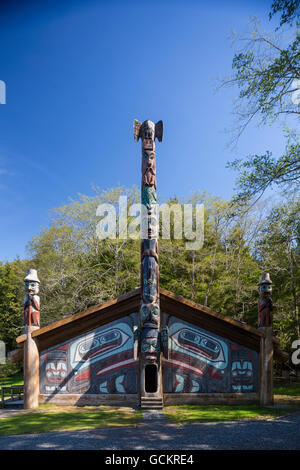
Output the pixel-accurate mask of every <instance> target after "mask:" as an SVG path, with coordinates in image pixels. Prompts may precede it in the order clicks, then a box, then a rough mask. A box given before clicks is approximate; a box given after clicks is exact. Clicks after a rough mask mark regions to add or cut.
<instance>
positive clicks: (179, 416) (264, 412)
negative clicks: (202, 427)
mask: <svg viewBox="0 0 300 470" xmlns="http://www.w3.org/2000/svg"><path fill="white" fill-rule="evenodd" d="M291 411H294V407H293V406H290V407H286V408H269V407H261V406H259V405H179V406H170V407H167V408H165V414H166V415H167V417H168V418H169V419H170V420H171V421H173V422H174V423H176V424H190V423H197V422H198V423H199V422H217V421H223V422H224V421H234V420H247V419H260V418H261V419H267V418H274V417H277V416H282V415H285V414H287V413H289V412H291Z"/></svg>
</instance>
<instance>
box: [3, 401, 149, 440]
mask: <svg viewBox="0 0 300 470" xmlns="http://www.w3.org/2000/svg"><path fill="white" fill-rule="evenodd" d="M141 417H142V413H141V412H140V411H135V410H133V409H132V408H127V407H126V408H125V407H112V406H97V407H96V406H86V407H75V406H70V407H59V406H55V405H40V407H39V408H38V409H37V410H34V411H29V412H28V411H26V412H23V413H22V414H18V415H15V416H11V417H9V418H0V436H12V435H16V434H36V433H43V432H53V431H73V430H79V429H94V428H99V427H103V426H134V425H137V423H138V422H139V421H140V419H141Z"/></svg>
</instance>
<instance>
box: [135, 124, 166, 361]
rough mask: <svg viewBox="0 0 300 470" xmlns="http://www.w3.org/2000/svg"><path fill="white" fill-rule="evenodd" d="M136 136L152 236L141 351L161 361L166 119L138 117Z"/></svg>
mask: <svg viewBox="0 0 300 470" xmlns="http://www.w3.org/2000/svg"><path fill="white" fill-rule="evenodd" d="M133 129H134V139H135V141H138V140H139V139H141V140H142V187H141V196H142V204H143V205H144V206H145V212H144V214H145V215H144V217H146V219H147V220H143V221H142V223H143V226H144V227H146V230H145V232H144V233H147V235H148V238H142V241H141V309H140V352H141V355H142V357H143V358H144V359H145V361H146V362H157V361H158V360H159V355H160V332H159V329H160V307H159V270H158V243H157V237H158V218H157V211H156V204H157V194H156V165H155V138H157V139H158V140H159V141H160V142H161V141H162V136H163V123H162V121H159V122H158V123H157V124H154V123H153V122H152V121H149V120H147V121H144V122H143V123H141V122H139V121H136V120H135V121H134V124H133Z"/></svg>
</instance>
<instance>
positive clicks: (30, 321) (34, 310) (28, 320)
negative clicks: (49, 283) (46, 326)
mask: <svg viewBox="0 0 300 470" xmlns="http://www.w3.org/2000/svg"><path fill="white" fill-rule="evenodd" d="M24 280H25V291H26V293H27V295H26V297H25V299H24V327H25V333H26V328H28V327H34V328H32V329H31V331H33V330H34V329H37V328H39V327H40V298H39V296H38V295H37V294H38V293H39V290H40V280H39V279H38V277H37V272H36V270H35V269H29V271H28V274H27V276H26V277H25V279H24Z"/></svg>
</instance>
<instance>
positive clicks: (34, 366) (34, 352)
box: [24, 269, 40, 409]
mask: <svg viewBox="0 0 300 470" xmlns="http://www.w3.org/2000/svg"><path fill="white" fill-rule="evenodd" d="M24 281H25V292H26V297H25V299H24V332H25V335H26V341H25V344H24V408H25V409H32V408H37V407H38V405H39V351H38V347H37V344H36V342H35V340H34V339H33V338H32V336H31V334H32V332H33V331H35V330H37V329H39V328H40V298H39V296H38V293H39V287H40V281H39V279H38V276H37V272H36V270H35V269H29V271H28V273H27V276H26V277H25V279H24Z"/></svg>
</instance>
